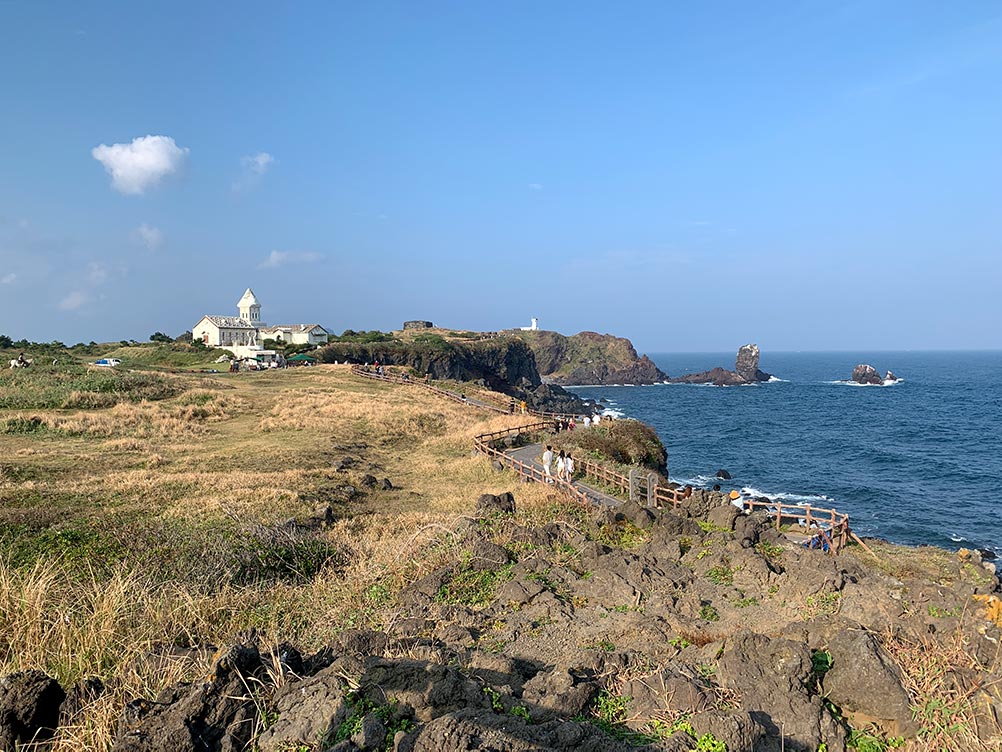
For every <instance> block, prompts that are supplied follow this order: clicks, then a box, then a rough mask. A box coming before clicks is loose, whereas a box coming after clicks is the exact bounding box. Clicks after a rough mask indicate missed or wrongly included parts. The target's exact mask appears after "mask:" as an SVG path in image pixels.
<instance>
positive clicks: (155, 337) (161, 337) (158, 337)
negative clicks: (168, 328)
mask: <svg viewBox="0 0 1002 752" xmlns="http://www.w3.org/2000/svg"><path fill="white" fill-rule="evenodd" d="M173 341H174V340H173V339H172V338H171V337H170V336H168V335H166V334H164V333H163V332H153V334H151V335H150V342H173Z"/></svg>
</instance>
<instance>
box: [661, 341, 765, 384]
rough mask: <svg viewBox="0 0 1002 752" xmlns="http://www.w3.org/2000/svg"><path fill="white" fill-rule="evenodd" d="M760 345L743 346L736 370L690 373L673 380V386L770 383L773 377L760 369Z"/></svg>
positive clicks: (739, 352) (736, 363) (723, 369)
mask: <svg viewBox="0 0 1002 752" xmlns="http://www.w3.org/2000/svg"><path fill="white" fill-rule="evenodd" d="M758 360H759V349H758V345H742V346H741V347H740V348H739V349H738V355H737V358H735V361H734V370H733V371H728V370H727V369H726V368H721V367H717V368H712V369H710V370H709V371H703V372H701V373H690V374H686V375H685V376H676V377H675V378H673V379H671V382H672V383H673V384H712V385H713V386H741V385H742V384H755V383H758V382H761V381H768V380H769V379H771V378H772V376H771V375H770V374H768V373H766V372H765V371H762V370H760V369H759V367H758Z"/></svg>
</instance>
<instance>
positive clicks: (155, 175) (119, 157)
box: [90, 136, 190, 195]
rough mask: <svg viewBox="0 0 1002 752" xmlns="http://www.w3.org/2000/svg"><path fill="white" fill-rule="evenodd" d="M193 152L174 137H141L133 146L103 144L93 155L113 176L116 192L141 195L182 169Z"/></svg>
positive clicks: (113, 185)
mask: <svg viewBox="0 0 1002 752" xmlns="http://www.w3.org/2000/svg"><path fill="white" fill-rule="evenodd" d="M189 151H190V150H189V149H188V148H185V147H180V146H178V145H177V144H176V143H174V139H173V138H171V137H170V136H141V137H139V138H134V139H132V143H131V144H112V145H111V146H107V145H105V144H101V145H100V146H95V147H94V148H93V149H91V152H90V153H91V155H92V156H93V157H94V159H96V160H97V161H98V162H100V163H101V164H103V165H104V169H105V170H107V172H108V174H109V175H111V185H112V187H113V188H114V189H115V190H116V191H118V192H119V193H124V194H127V195H128V194H132V195H140V194H143V193H145V192H146V190H147V189H148V188H152V187H153V186H155V185H156V184H157V183H159V182H160V181H161V179H163V178H164V177H166V176H167V175H171V174H173V173H175V172H177V171H178V170H179V169H181V165H183V164H184V160H185V158H186V157H187V156H188V152H189Z"/></svg>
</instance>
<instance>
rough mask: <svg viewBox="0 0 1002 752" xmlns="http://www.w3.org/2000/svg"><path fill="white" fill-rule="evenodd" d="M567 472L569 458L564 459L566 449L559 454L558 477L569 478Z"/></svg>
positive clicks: (560, 478)
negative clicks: (566, 475)
mask: <svg viewBox="0 0 1002 752" xmlns="http://www.w3.org/2000/svg"><path fill="white" fill-rule="evenodd" d="M566 472H567V460H566V459H564V450H563V449H561V450H560V454H558V455H557V478H558V479H559V480H567V478H566V477H565V473H566Z"/></svg>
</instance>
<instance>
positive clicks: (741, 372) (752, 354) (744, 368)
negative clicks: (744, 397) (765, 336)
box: [734, 345, 772, 382]
mask: <svg viewBox="0 0 1002 752" xmlns="http://www.w3.org/2000/svg"><path fill="white" fill-rule="evenodd" d="M758 358H759V349H758V345H741V347H739V348H738V356H737V358H736V359H735V361H734V371H735V373H737V374H738V376H740V377H741V378H743V379H744V380H745V381H748V382H753V381H768V380H769V379H770V378H772V377H771V376H770V375H769V374H767V373H765V372H764V371H760V370H759V368H758Z"/></svg>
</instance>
